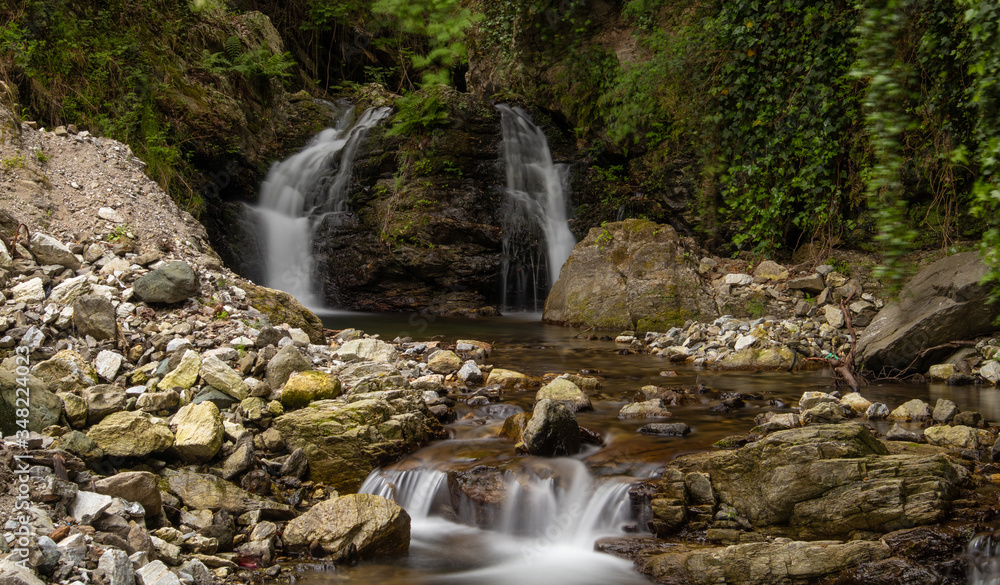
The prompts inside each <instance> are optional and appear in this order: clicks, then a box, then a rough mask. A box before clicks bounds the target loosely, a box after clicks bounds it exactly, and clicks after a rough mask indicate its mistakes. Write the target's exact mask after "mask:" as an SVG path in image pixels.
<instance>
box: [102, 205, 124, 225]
mask: <svg viewBox="0 0 1000 585" xmlns="http://www.w3.org/2000/svg"><path fill="white" fill-rule="evenodd" d="M97 217H99V218H101V219H103V220H106V221H110V222H112V223H122V222H123V221H125V218H124V217H122V214H121V213H119V212H118V211H117V210H115V209H113V208H111V207H101V208H100V209H98V210H97Z"/></svg>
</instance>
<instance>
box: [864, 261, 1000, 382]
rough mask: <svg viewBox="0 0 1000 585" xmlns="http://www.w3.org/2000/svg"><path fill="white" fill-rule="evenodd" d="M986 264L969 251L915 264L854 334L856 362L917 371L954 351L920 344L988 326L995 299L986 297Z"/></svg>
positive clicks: (998, 307)
mask: <svg viewBox="0 0 1000 585" xmlns="http://www.w3.org/2000/svg"><path fill="white" fill-rule="evenodd" d="M986 271H987V268H986V265H985V264H983V262H982V261H981V260H980V258H979V255H978V254H977V253H975V252H963V253H961V254H955V255H954V256H948V257H947V258H942V259H940V260H938V261H937V262H935V263H933V264H931V265H930V266H928V267H927V268H925V269H923V270H921V271H920V272H919V273H918V274H917V275H916V276H914V277H913V280H911V281H910V282H909V283H908V284H907V285H906V287H904V288H903V290H902V292H900V294H899V300H897V301H893V302H891V303H888V304H887V305H886V306H885V307H884V308H883V309H882V310H881V311H879V313H878V315H876V316H875V318H874V319H873V320H872V322H871V324H870V325H868V327H867V328H866V329H865V330H864V332H862V333H861V335H859V336H858V347H857V356H858V362H859V363H862V364H864V367H865V368H866V369H868V370H870V371H873V372H882V371H883V370H885V371H886V372H887V373H890V374H891V373H899V372H902V371H904V370H909V369H913V370H916V371H920V372H923V371H925V370H926V369H927V368H928V367H930V366H931V365H933V364H936V363H939V362H941V361H942V360H943V359H944V358H945V357H947V355H948V354H949V353H950V352H952V351H954V350H951V349H947V348H942V349H940V350H937V351H929V352H926V353H922V352H923V351H924V350H926V349H929V348H932V347H936V346H939V345H943V344H946V343H948V342H950V341H955V340H959V339H969V338H972V337H975V336H977V335H981V334H984V333H988V332H990V331H992V330H993V329H994V327H993V322H994V320H995V319H996V318H997V316H998V315H1000V304H998V303H988V302H987V301H988V300H989V295H990V287H989V285H986V284H983V283H982V278H983V276H984V275H985V274H986Z"/></svg>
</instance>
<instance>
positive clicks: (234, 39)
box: [226, 35, 243, 63]
mask: <svg viewBox="0 0 1000 585" xmlns="http://www.w3.org/2000/svg"><path fill="white" fill-rule="evenodd" d="M226 56H227V57H229V61H230V62H232V63H235V62H236V61H237V60H238V59H239V58H240V57H241V56H243V41H242V40H241V39H240V37H238V36H237V35H233V36H231V37H229V38H228V39H226Z"/></svg>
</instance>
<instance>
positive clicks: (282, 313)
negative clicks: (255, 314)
mask: <svg viewBox="0 0 1000 585" xmlns="http://www.w3.org/2000/svg"><path fill="white" fill-rule="evenodd" d="M242 288H243V289H244V290H245V291H246V293H247V300H248V301H249V302H250V305H251V306H253V308H255V309H257V310H258V311H260V312H261V313H264V315H266V316H267V318H268V320H269V321H271V323H273V324H274V325H280V324H282V323H288V324H289V325H291V326H292V327H297V328H299V329H302V330H303V331H305V332H306V335H308V336H309V341H311V342H312V343H323V342H324V341H325V338H324V337H323V322H322V321H320V319H319V317H317V316H316V314H315V313H313V312H312V311H310V310H309V309H307V308H305V306H303V305H302V303H300V302H299V301H297V300H296V299H295V297H293V296H292V295H290V294H288V293H286V292H284V291H280V290H275V289H273V288H267V287H264V286H258V285H256V284H252V283H249V282H247V283H245V284H244V285H243V287H242Z"/></svg>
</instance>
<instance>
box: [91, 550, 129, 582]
mask: <svg viewBox="0 0 1000 585" xmlns="http://www.w3.org/2000/svg"><path fill="white" fill-rule="evenodd" d="M97 568H98V569H100V570H102V571H104V576H105V579H106V581H105V582H106V583H107V585H135V570H134V569H133V568H132V562H131V561H129V558H128V555H127V554H125V553H124V552H123V551H120V550H118V549H115V548H109V549H108V550H106V551H104V554H103V555H101V560H100V561H99V562H98V563H97Z"/></svg>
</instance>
